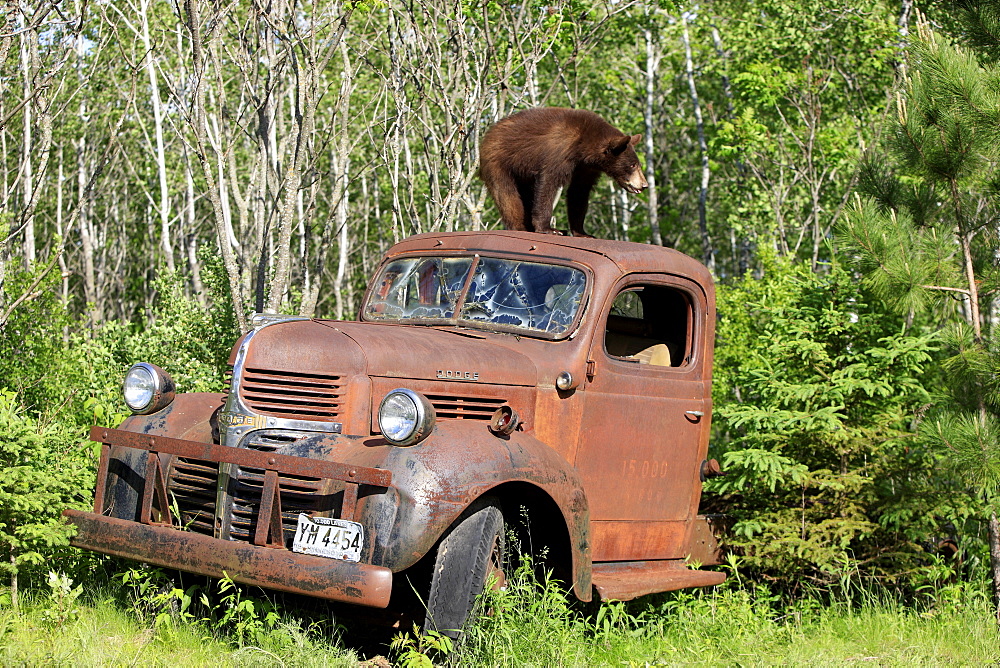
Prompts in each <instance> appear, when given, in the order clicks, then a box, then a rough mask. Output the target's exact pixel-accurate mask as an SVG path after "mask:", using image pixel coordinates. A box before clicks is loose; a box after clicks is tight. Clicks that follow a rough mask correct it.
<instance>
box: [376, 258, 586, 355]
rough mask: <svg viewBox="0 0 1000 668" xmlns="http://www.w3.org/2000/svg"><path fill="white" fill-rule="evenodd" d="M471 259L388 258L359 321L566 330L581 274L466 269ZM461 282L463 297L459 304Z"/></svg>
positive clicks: (532, 265) (516, 266) (525, 267)
mask: <svg viewBox="0 0 1000 668" xmlns="http://www.w3.org/2000/svg"><path fill="white" fill-rule="evenodd" d="M474 259H475V258H472V257H408V258H401V259H398V260H393V261H392V262H390V263H389V264H387V265H386V266H385V268H384V269H383V270H382V273H381V275H380V276H379V277H378V279H377V280H376V282H375V286H376V287H375V289H374V290H373V291H372V293H371V294H370V295H369V297H368V302H367V303H366V304H365V308H364V314H365V319H366V320H376V321H377V320H404V321H407V322H413V321H418V322H424V323H427V324H456V325H464V326H469V327H477V328H481V329H502V330H505V331H518V330H520V331H524V332H526V333H544V334H548V335H551V336H559V335H562V334H565V333H567V332H568V331H569V328H570V326H571V325H572V324H573V321H574V319H575V318H576V312H577V310H578V309H579V308H580V302H581V300H582V299H583V294H584V290H585V288H586V286H587V278H586V275H585V274H584V273H583V272H582V271H580V270H579V269H574V268H573V267H566V266H561V265H552V264H544V263H541V262H521V261H519V260H512V259H505V258H493V257H481V258H479V259H478V261H477V262H475V266H473V264H474V263H473V260H474ZM470 271H472V280H471V282H470V281H468V278H469V272H470ZM466 283H469V288H468V294H467V295H465V298H464V299H460V298H461V296H462V291H463V289H464V288H465V285H466ZM459 308H460V311H459V312H458V314H457V316H456V309H459Z"/></svg>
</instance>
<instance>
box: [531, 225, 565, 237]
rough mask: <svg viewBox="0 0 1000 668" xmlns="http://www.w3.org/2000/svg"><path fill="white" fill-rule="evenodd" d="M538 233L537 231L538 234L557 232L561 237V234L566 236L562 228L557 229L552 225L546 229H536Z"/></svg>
mask: <svg viewBox="0 0 1000 668" xmlns="http://www.w3.org/2000/svg"><path fill="white" fill-rule="evenodd" d="M538 233H539V234H558V235H559V236H561V237H562V236H566V233H565V232H563V231H562V230H557V229H556V228H554V227H550V228H549V229H547V230H538Z"/></svg>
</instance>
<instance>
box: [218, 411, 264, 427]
mask: <svg viewBox="0 0 1000 668" xmlns="http://www.w3.org/2000/svg"><path fill="white" fill-rule="evenodd" d="M219 424H221V425H225V426H227V427H256V428H257V429H263V428H264V425H265V424H266V419H265V418H264V416H263V415H243V414H242V413H230V412H228V411H222V412H221V413H219Z"/></svg>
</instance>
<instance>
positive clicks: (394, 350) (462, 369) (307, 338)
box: [246, 320, 538, 387]
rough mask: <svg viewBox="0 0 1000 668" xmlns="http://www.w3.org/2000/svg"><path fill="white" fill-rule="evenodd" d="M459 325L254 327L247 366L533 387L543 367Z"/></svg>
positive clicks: (308, 322) (296, 324)
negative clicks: (460, 329) (454, 327)
mask: <svg viewBox="0 0 1000 668" xmlns="http://www.w3.org/2000/svg"><path fill="white" fill-rule="evenodd" d="M493 336H499V335H488V336H486V337H484V338H479V337H478V335H477V336H467V335H464V334H462V333H456V332H455V331H453V330H447V329H438V328H432V327H423V326H417V325H397V324H381V323H367V322H340V321H332V320H298V321H288V322H282V323H277V324H274V325H271V326H268V327H264V328H263V329H261V330H260V331H258V332H256V334H255V335H254V337H253V341H252V343H251V345H250V346H249V347H248V350H247V353H246V354H247V358H246V365H247V366H248V367H254V368H261V369H274V370H281V371H288V372H301V373H330V372H331V371H336V372H337V373H339V374H343V375H353V374H364V375H367V376H372V377H385V378H405V379H421V380H439V379H447V380H470V381H477V382H479V383H492V384H501V385H519V386H525V387H534V386H535V385H536V383H537V378H538V372H537V369H536V367H535V364H534V362H533V361H532V360H531V359H530V358H529V357H528V356H527V355H524V354H522V353H519V352H517V351H516V350H511V349H510V348H507V347H504V346H501V345H497V344H496V343H494V342H492V341H491V339H492V337H493Z"/></svg>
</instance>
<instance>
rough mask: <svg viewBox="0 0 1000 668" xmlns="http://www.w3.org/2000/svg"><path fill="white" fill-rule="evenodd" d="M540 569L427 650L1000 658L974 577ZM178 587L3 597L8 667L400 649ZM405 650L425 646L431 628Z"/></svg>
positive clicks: (924, 661) (654, 658)
mask: <svg viewBox="0 0 1000 668" xmlns="http://www.w3.org/2000/svg"><path fill="white" fill-rule="evenodd" d="M531 570H532V568H531V565H530V563H528V562H525V563H524V564H523V565H522V567H521V568H520V569H519V570H518V572H517V573H515V574H513V576H512V577H511V578H509V581H508V586H507V588H506V590H505V591H502V592H492V593H491V594H489V596H488V598H487V601H486V602H485V603H486V606H487V608H488V610H489V613H488V614H487V615H485V616H483V617H482V618H481V619H480V621H479V622H478V624H476V625H475V626H473V627H472V628H471V629H469V630H468V632H467V634H466V636H465V638H464V640H463V641H461V642H460V643H458V646H457V647H456V648H455V649H454V650H452V651H451V652H450V653H449V654H448V655H447V656H440V655H434V654H433V653H432V652H431V651H429V650H427V651H425V654H426V657H424V658H427V659H433V660H434V661H435V662H437V663H438V664H448V665H453V666H511V667H514V666H637V667H645V666H674V665H684V666H688V665H693V666H773V665H796V666H798V665H806V666H829V665H875V666H942V665H991V664H996V663H997V662H1000V636H998V633H997V629H996V623H995V621H994V618H993V615H992V610H991V604H990V601H989V600H988V597H987V596H986V595H985V594H984V591H985V590H984V588H983V587H981V586H978V587H977V586H972V585H970V584H968V583H958V584H951V585H947V586H942V587H940V588H939V589H936V590H933V591H931V592H930V593H928V594H926V595H925V596H924V597H923V598H922V599H920V601H919V602H917V603H912V604H908V605H903V604H901V603H900V602H899V601H898V600H896V598H894V595H893V593H892V592H891V591H885V590H864V589H861V588H855V589H853V590H851V591H848V590H847V589H844V588H840V589H838V590H837V593H836V595H832V594H830V592H824V591H813V592H812V593H811V594H810V595H809V596H806V597H803V598H800V599H798V600H796V601H795V602H793V603H787V602H783V599H781V598H780V597H778V596H776V595H773V594H772V593H771V592H770V591H769V590H768V588H767V587H764V586H760V585H755V584H753V583H747V582H743V583H738V582H736V581H735V580H734V579H731V580H730V583H729V584H727V585H724V586H721V587H718V588H715V589H709V590H695V591H684V592H674V593H671V594H663V595H659V596H651V597H646V598H644V599H640V600H638V601H633V602H630V603H609V604H604V605H601V606H599V605H593V604H592V605H579V604H573V603H571V602H570V601H569V599H568V598H567V597H566V595H565V594H564V593H563V591H562V590H561V588H560V587H559V586H558V585H557V584H556V583H555V582H553V581H551V580H548V579H546V578H544V577H543V578H533V577H531ZM147 584H148V585H155V587H153V586H145V585H147ZM53 591H54V590H53ZM177 591H178V590H174V591H173V593H171V590H170V589H169V587H167V588H166V589H164V588H163V582H162V581H161V580H156V579H154V578H153V576H152V575H151V576H149V578H148V580H142V579H141V578H140V581H139V582H138V584H137V583H136V582H135V581H132V582H131V583H130V584H129V583H122V582H121V581H120V580H119V581H105V582H103V583H98V584H95V585H93V586H92V589H91V590H86V589H85V590H84V593H83V594H82V595H81V596H80V597H79V599H76V600H73V601H70V602H68V603H67V602H65V601H62V602H60V599H59V598H58V596H54V595H53V592H49V591H44V590H38V589H35V590H31V591H29V592H28V594H27V596H26V600H24V601H23V603H22V611H21V613H20V614H15V613H14V612H13V611H12V610H11V609H10V608H9V607H0V665H3V666H10V665H32V666H34V665H59V666H62V665H66V666H70V665H71V666H109V665H113V666H119V665H122V666H124V665H139V666H160V665H162V666H213V665H217V666H357V665H358V663H359V661H363V660H364V659H365V658H366V657H365V656H363V655H364V654H369V655H372V656H373V655H375V654H389V651H388V648H387V647H384V646H378V647H368V648H365V649H360V650H355V649H351V645H352V642H355V641H356V639H355V638H352V637H351V635H350V634H351V633H352V631H349V632H347V635H346V637H344V638H340V637H339V636H337V635H336V629H333V628H331V625H330V620H329V619H326V620H316V619H313V620H310V618H309V615H308V613H306V612H303V611H301V610H289V609H284V608H282V607H280V606H272V605H271V604H270V603H268V602H267V601H266V600H264V599H263V598H262V596H261V592H260V590H256V589H253V588H245V589H242V588H241V589H239V590H236V589H233V588H227V587H226V586H225V585H223V586H222V587H219V589H218V591H214V590H213V591H212V592H211V596H209V597H208V598H207V599H205V600H204V601H202V602H201V603H197V602H195V603H191V605H190V607H189V608H184V607H183V605H184V604H183V603H181V606H178V605H177V603H178V602H179V601H181V599H180V598H179V594H178V593H177ZM198 597H200V594H198ZM831 600H832V601H833V602H832V603H831V602H830V601H831ZM246 601H252V602H253V604H254V605H253V606H247V605H246V604H245V602H246ZM171 604H173V605H171ZM184 610H187V612H184ZM272 612H273V613H274V615H273V616H270V617H269V615H270V613H272ZM248 629H249V630H248ZM407 646H408V647H409V648H410V649H414V648H415V649H417V650H420V651H423V650H422V648H423V647H424V645H422V644H421V642H420V638H419V636H413V637H412V640H411V641H410V642H409V643H408V644H407ZM420 651H416V652H413V651H411V652H409V653H408V654H405V655H404V654H403V653H402V652H401V653H400V654H399V655H397V656H396V657H395V661H396V665H405V664H406V663H407V662H409V663H410V665H426V664H420V663H419V662H418V661H417V660H416V659H415V657H417V658H421V657H419V654H420ZM368 658H370V657H368ZM390 658H391V657H390ZM383 661H384V660H383ZM379 665H385V664H384V663H381V664H379Z"/></svg>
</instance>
